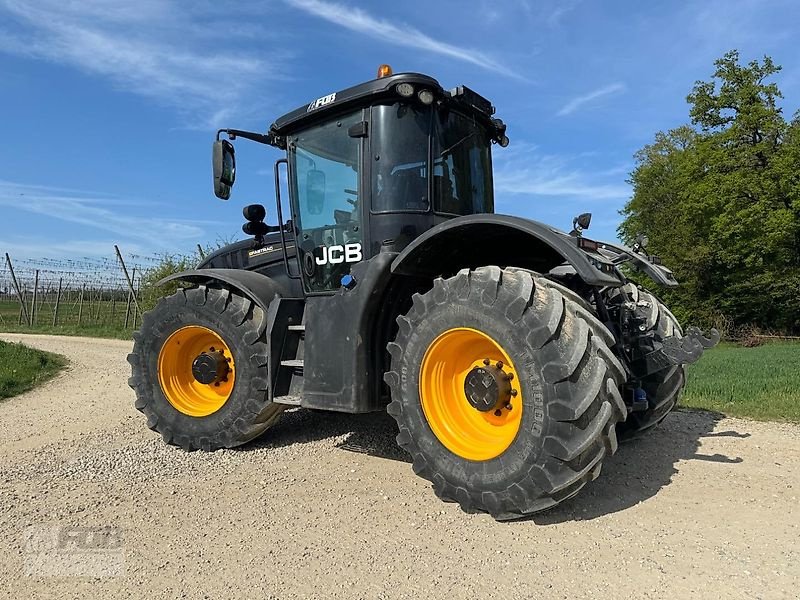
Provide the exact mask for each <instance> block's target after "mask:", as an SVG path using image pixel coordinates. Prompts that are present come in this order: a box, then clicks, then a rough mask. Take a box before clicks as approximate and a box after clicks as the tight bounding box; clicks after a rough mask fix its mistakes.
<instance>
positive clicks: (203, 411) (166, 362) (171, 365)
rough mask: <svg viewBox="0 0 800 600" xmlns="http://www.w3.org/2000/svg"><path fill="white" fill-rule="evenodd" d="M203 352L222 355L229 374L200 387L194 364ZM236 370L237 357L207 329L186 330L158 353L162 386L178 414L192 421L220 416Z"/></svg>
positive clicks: (182, 330)
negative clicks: (219, 411) (216, 414)
mask: <svg viewBox="0 0 800 600" xmlns="http://www.w3.org/2000/svg"><path fill="white" fill-rule="evenodd" d="M203 352H206V353H208V352H218V353H221V354H222V355H223V356H224V357H225V359H226V362H227V364H228V369H229V370H228V372H227V374H226V375H225V376H224V377H223V378H220V380H218V381H215V382H213V383H208V384H206V383H200V382H199V381H197V380H196V379H195V377H194V375H193V373H192V363H193V362H194V360H195V358H197V357H198V356H199V355H200V354H202V353H203ZM235 375H236V368H235V365H234V360H233V355H232V353H231V351H230V348H228V345H227V344H226V343H225V342H224V341H222V338H221V337H220V336H219V335H218V334H217V333H215V332H214V331H211V330H210V329H208V328H206V327H201V326H199V325H190V326H188V327H182V328H181V329H178V330H177V331H176V332H175V333H173V334H172V335H170V336H169V337H168V338H167V341H166V342H164V345H163V346H162V347H161V351H160V352H159V353H158V382H159V384H160V385H161V390H162V391H163V392H164V396H165V397H166V399H167V401H168V402H169V403H170V404H171V405H172V406H173V407H174V408H175V410H177V411H179V412H181V413H183V414H185V415H188V416H190V417H206V416H208V415H210V414H212V413H215V412H217V411H218V410H219V409H220V408H222V407H223V406H224V405H225V403H226V402H227V401H228V398H230V396H231V392H232V391H233V384H234V381H235Z"/></svg>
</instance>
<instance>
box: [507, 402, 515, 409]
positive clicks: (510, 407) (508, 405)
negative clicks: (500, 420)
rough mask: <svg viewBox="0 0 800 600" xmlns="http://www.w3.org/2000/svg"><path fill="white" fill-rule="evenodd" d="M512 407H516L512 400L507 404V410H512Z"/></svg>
mask: <svg viewBox="0 0 800 600" xmlns="http://www.w3.org/2000/svg"><path fill="white" fill-rule="evenodd" d="M512 408H514V407H513V406H511V403H510V402H509V403H508V404H506V410H511V409H512Z"/></svg>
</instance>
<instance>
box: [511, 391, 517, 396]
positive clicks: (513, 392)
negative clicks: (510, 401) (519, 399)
mask: <svg viewBox="0 0 800 600" xmlns="http://www.w3.org/2000/svg"><path fill="white" fill-rule="evenodd" d="M511 396H512V397H513V398H516V396H517V390H511Z"/></svg>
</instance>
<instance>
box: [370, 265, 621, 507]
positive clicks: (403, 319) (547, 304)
mask: <svg viewBox="0 0 800 600" xmlns="http://www.w3.org/2000/svg"><path fill="white" fill-rule="evenodd" d="M562 289H563V288H561V286H559V285H557V284H555V283H553V282H551V281H549V280H547V279H544V278H542V277H540V276H537V275H536V274H534V273H531V272H529V271H524V270H519V269H511V268H508V269H500V268H499V267H481V268H479V269H476V270H474V271H470V270H467V269H465V270H462V271H460V272H459V273H458V274H457V275H456V276H454V277H451V278H449V279H441V278H440V279H436V281H435V282H434V285H433V289H432V290H430V291H429V292H427V293H425V294H422V295H420V294H416V295H415V296H414V303H413V306H412V308H411V309H410V310H409V312H408V313H407V314H406V315H404V316H400V317H399V318H398V320H397V322H398V325H399V331H398V334H397V337H396V339H395V341H394V342H392V343H390V344H389V347H388V349H389V352H390V354H391V356H392V361H391V371H390V372H388V373H387V374H386V376H385V379H386V382H387V383H388V384H389V386H390V387H391V391H392V402H391V403H390V405H389V407H388V411H389V413H390V414H391V415H392V416H393V417H394V418H395V420H396V421H397V424H398V426H399V430H400V431H399V433H398V435H397V442H398V444H399V445H400V446H401V447H403V448H404V449H405V450H406V451H407V452H409V454H411V456H412V458H413V469H414V472H415V473H416V474H417V475H420V476H421V477H424V478H425V479H428V480H430V481H431V482H432V483H433V489H434V491H435V493H436V494H437V495H438V496H439V497H440V498H441V499H443V500H445V501H454V502H458V503H459V504H460V505H461V507H462V509H463V510H465V511H467V512H477V511H481V512H488V513H490V514H491V515H492V516H493V517H494V518H496V519H499V520H505V519H513V518H519V517H524V516H526V515H530V514H532V513H535V512H538V511H542V510H545V509H548V508H550V507H552V506H555V505H556V504H558V503H559V502H561V501H563V500H565V499H567V498H569V497H571V496H574V495H575V494H576V493H578V491H579V490H580V489H581V488H582V487H583V486H584V485H586V483H587V482H589V481H591V480H593V479H594V478H596V477H597V476H598V475H599V473H600V468H601V464H602V461H603V459H604V458H606V457H607V456H609V455H611V454H613V453H614V452H615V450H616V447H617V439H616V435H615V429H614V428H615V424H616V423H617V422H619V421H620V420H622V419H624V418H625V410H626V409H625V405H624V403H623V401H622V397H621V395H620V392H619V387H620V386H621V385H622V383H623V381H624V377H625V375H624V371H623V367H622V365H621V364H620V363H619V361H618V360H617V359H616V358H615V357H614V356H613V355H612V353H611V351H610V350H609V342H611V341H612V340H613V338H612V337H611V335H610V333H609V332H608V331H607V330H606V329H605V328H604V327H603V325H602V324H601V323H600V322H599V321H598V320H597V319H596V318H595V317H594V316H593V315H592V314H591V313H590V312H589V311H587V310H586V309H585V308H584V307H583V306H581V305H579V304H578V303H577V302H575V301H574V300H572V299H570V298H569V297H567V295H565V293H562V291H561V290H562ZM498 382H499V383H498ZM509 382H510V383H509ZM475 384H479V385H478V386H477V388H479V389H478V392H480V393H477V395H476V393H475V389H474V388H475ZM471 386H472V387H471ZM503 386H505V388H504V391H503V392H502V393H501V392H497V390H500V389H501V388H503ZM484 387H485V389H486V390H491V391H493V393H494V392H497V394H498V397H499V398H500V401H498V403H497V404H492V402H491V401H490V402H487V406H488V405H491V406H489V407H488V408H487V406H484V405H483V404H482V402H483V400H485V397H488V396H491V394H489V393H488V392H487V393H486V394H483V389H484ZM514 392H516V394H514ZM503 393H505V394H506V395H505V396H503V395H502V394H503ZM482 394H483V395H482ZM491 398H494V396H491ZM506 402H507V403H508V405H509V406H510V407H511V408H510V409H509V408H508V407H507V406H506ZM476 406H478V408H476Z"/></svg>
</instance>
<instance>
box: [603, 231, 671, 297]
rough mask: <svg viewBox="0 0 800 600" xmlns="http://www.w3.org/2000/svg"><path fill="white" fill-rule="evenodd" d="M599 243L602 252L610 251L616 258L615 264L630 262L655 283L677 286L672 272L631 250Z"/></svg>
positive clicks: (618, 245) (616, 245)
mask: <svg viewBox="0 0 800 600" xmlns="http://www.w3.org/2000/svg"><path fill="white" fill-rule="evenodd" d="M599 243H600V244H601V247H602V249H603V250H610V251H611V252H613V253H614V254H616V255H617V257H615V258H614V261H615V262H616V263H620V264H621V263H622V262H628V261H630V262H631V263H633V266H634V267H635V268H636V269H638V270H639V271H642V272H644V274H645V275H647V276H648V277H650V279H652V280H653V281H655V282H656V283H658V284H660V285H664V286H667V287H676V286H677V285H678V280H677V279H675V275H674V274H673V273H672V271H670V270H669V269H668V268H666V267H664V266H662V265H657V264H655V263H653V262H652V261H651V260H650V259H649V258H648V257H647V256H646V255H644V254H641V253H640V252H636V251H635V250H634V249H633V248H628V247H627V246H623V245H621V244H612V243H609V242H599Z"/></svg>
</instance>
